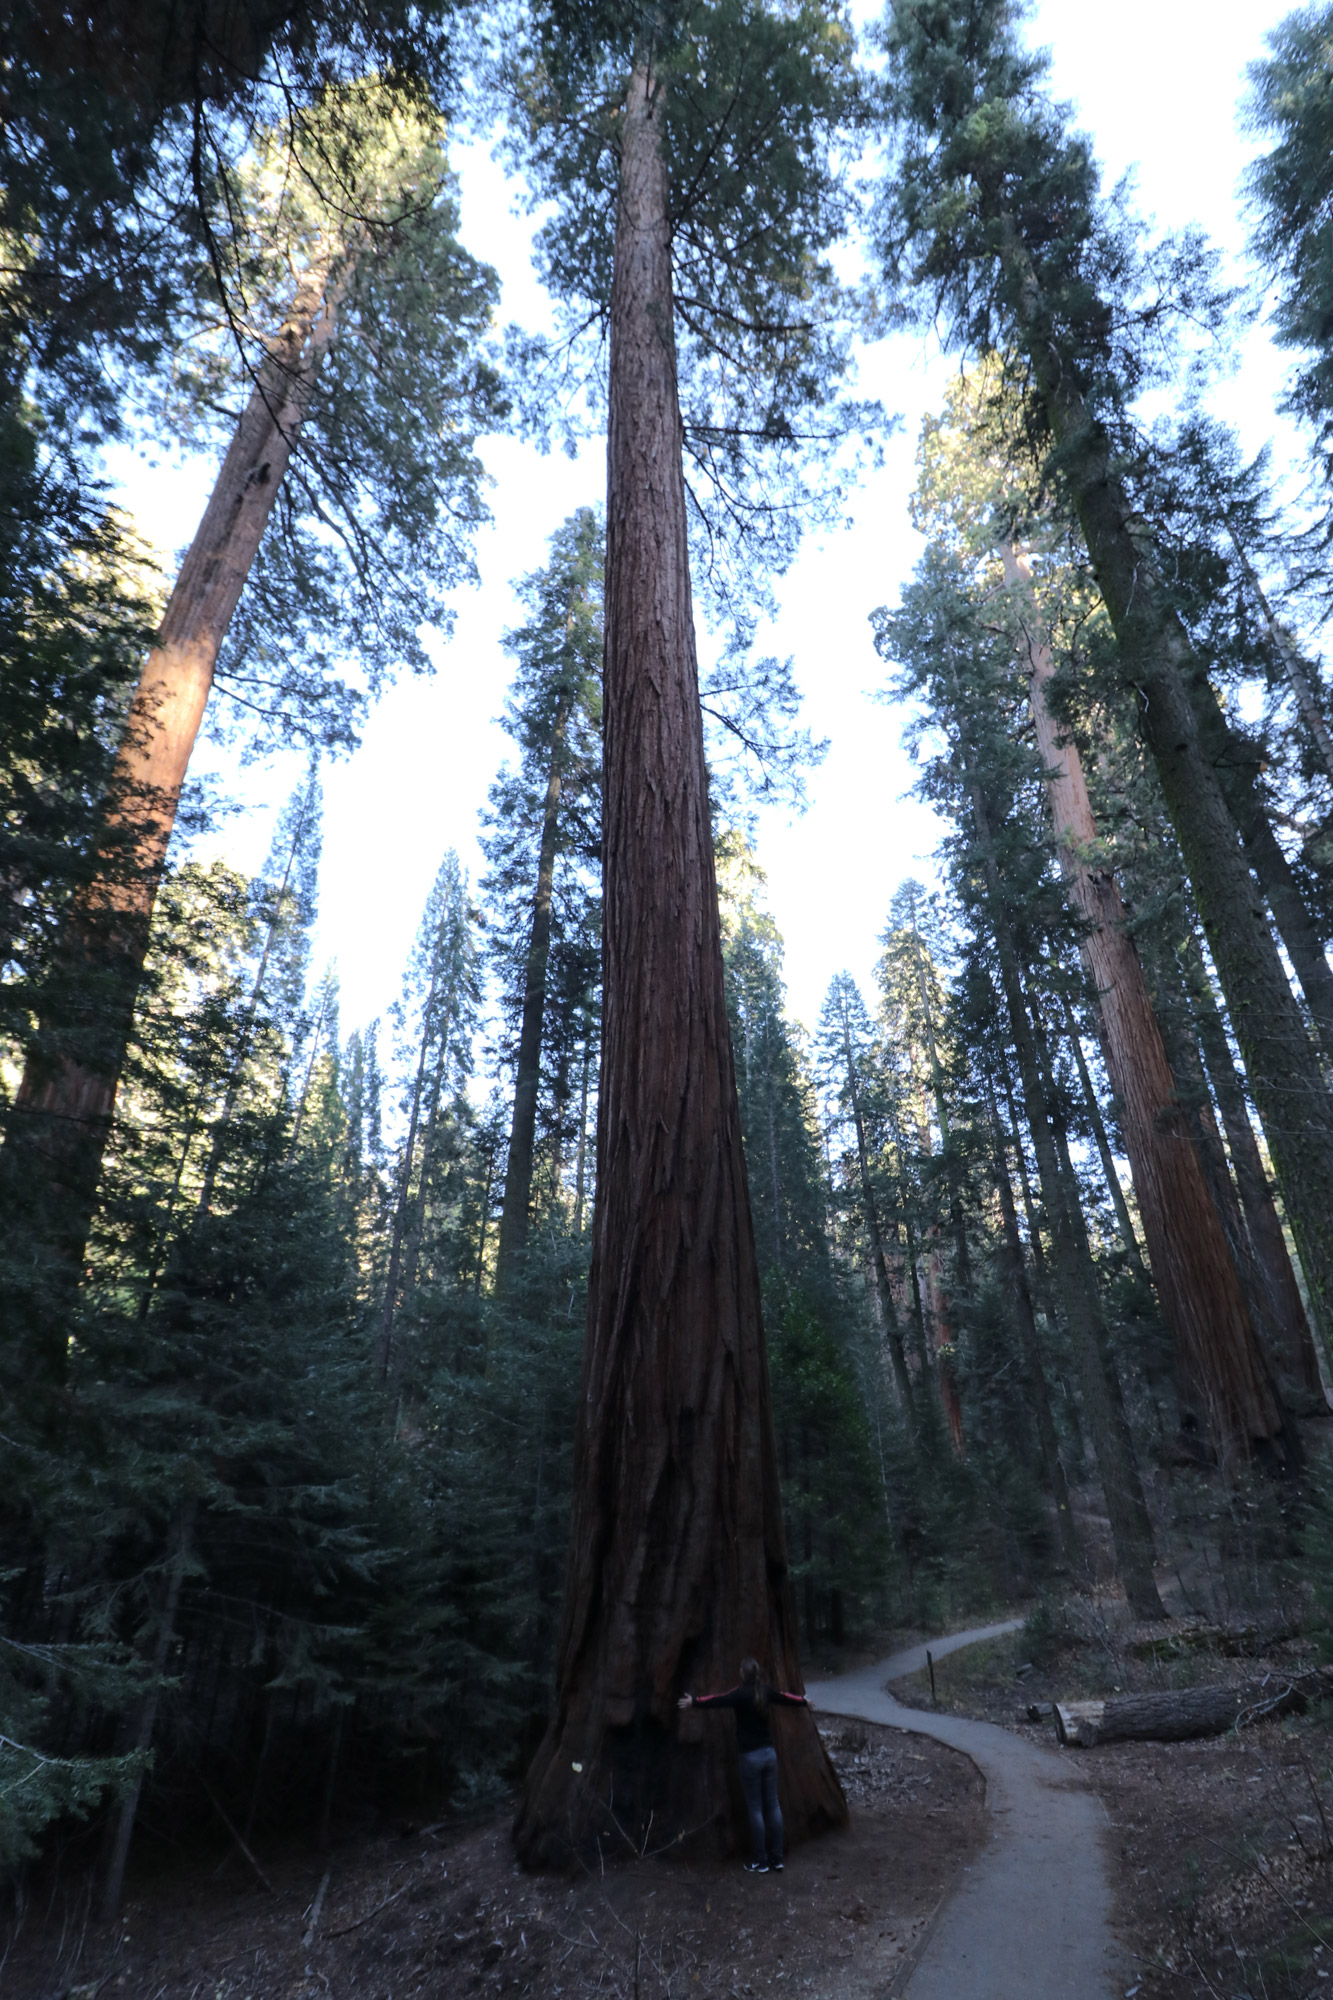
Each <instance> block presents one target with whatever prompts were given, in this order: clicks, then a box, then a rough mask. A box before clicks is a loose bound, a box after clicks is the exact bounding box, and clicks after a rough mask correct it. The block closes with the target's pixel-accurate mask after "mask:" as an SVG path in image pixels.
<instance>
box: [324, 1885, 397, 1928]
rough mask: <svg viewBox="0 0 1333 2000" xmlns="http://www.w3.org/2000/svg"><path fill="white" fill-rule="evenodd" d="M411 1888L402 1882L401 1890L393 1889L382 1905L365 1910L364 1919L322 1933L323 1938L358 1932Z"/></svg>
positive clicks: (359, 1918) (360, 1918) (377, 1904)
mask: <svg viewBox="0 0 1333 2000" xmlns="http://www.w3.org/2000/svg"><path fill="white" fill-rule="evenodd" d="M411 1886H412V1884H411V1883H410V1882H404V1884H403V1886H402V1888H401V1889H395V1890H394V1892H393V1894H392V1896H386V1897H385V1898H384V1901H383V1902H382V1903H376V1905H375V1907H374V1909H373V1910H367V1911H366V1914H365V1915H364V1917H358V1918H357V1919H356V1921H355V1923H351V1924H344V1925H343V1926H342V1928H341V1929H340V1930H336V1931H325V1933H324V1935H325V1937H326V1938H340V1937H346V1936H347V1933H348V1932H349V1931H359V1930H360V1928H361V1926H362V1924H368V1923H369V1922H370V1920H371V1918H372V1917H377V1916H378V1915H379V1913H380V1911H381V1910H387V1909H388V1907H389V1905H390V1903H396V1902H397V1901H398V1898H399V1897H400V1896H405V1895H406V1894H407V1892H408V1890H409V1889H410V1888H411Z"/></svg>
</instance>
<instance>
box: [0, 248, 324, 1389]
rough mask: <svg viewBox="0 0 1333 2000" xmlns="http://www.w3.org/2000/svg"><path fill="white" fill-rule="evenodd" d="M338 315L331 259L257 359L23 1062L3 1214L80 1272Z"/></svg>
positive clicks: (2, 1180) (1, 1169) (137, 703)
mask: <svg viewBox="0 0 1333 2000" xmlns="http://www.w3.org/2000/svg"><path fill="white" fill-rule="evenodd" d="M335 322H336V299H335V283H334V282H331V281H330V276H329V265H328V261H327V260H325V261H324V262H322V263H320V264H318V265H316V266H314V267H312V268H311V270H310V271H309V272H307V274H306V276H305V278H304V279H303V280H302V282H301V284H300V285H299V287H298V289H297V293H296V297H295V299H294V301H293V305H292V309H291V312H290V314H289V316H288V318H287V321H286V323H285V325H284V326H283V327H282V329H281V331H280V332H279V333H278V335H277V336H276V337H275V339H274V340H273V342H272V345H271V349H270V352H269V355H268V357H267V358H266V360H265V361H264V363H263V365H262V367H261V369H260V371H259V376H258V380H257V381H256V384H255V387H254V389H253V391H252V393H251V395H250V399H249V402H248V403H247V405H246V408H245V411H244V413H243V415H242V417H241V419H240V422H239V423H238V425H237V427H236V432H235V435H234V436H233V438H232V441H231V444H230V445H229V447H228V449H227V454H226V457H225V458H224V459H223V462H222V469H221V471H220V473H219V475H218V479H217V483H216V485H215V486H214V488H213V492H212V495H211V497H210V499H209V502H208V506H207V507H206V508H205V510H204V516H203V519H202V521H201V522H200V524H199V528H198V530H197V532H196V534H195V537H194V541H193V542H192V543H191V545H190V549H189V552H188V554H187V555H186V557H185V560H184V562H183V563H182V565H181V571H180V575H179V576H178V578H177V579H176V586H175V588H174V590H173V591H172V593H171V597H170V600H169V602H168V604H167V609H166V613H165V615H164V617H163V620H162V626H161V630H160V632H159V634H158V639H157V643H156V645H155V646H154V648H153V650H152V652H151V653H150V654H149V656H148V659H147V660H146V662H145V664H144V668H143V672H142V674H141V675H140V678H139V684H138V687H137V689H136V691H135V695H134V699H133V701H132V703H131V705H130V711H129V716H128V719H127V722H126V726H125V732H124V735H123V737H122V739H121V744H120V748H119V750H118V752H117V755H116V759H115V763H114V765H113V768H112V775H111V780H110V785H109V790H108V801H107V807H106V812H105V815H104V819H103V826H102V832H101V836H100V839H99V846H98V850H97V854H96V856H95V859H94V865H93V872H92V874H91V877H90V879H89V880H88V881H87V882H86V883H85V884H84V885H83V886H82V887H81V888H80V890H79V891H78V894H77V895H76V897H75V898H74V901H73V902H72V904H71V906H70V909H69V911H68V913H67V915H66V917H65V920H64V924H63V927H62V932H61V936H60V940H59V943H58V946H57V975H58V982H59V997H58V999H57V1000H56V1001H54V1002H53V1005H52V1007H51V1010H50V1013H49V1015H48V1017H47V1018H44V1019H43V1021H42V1023H41V1027H40V1030H39V1036H38V1039H37V1042H36V1045H35V1046H34V1048H33V1049H32V1051H31V1052H30V1054H29V1056H28V1058H27V1061H26V1063H25V1066H24V1072H23V1079H22V1082H21V1084H20V1086H19V1091H18V1096H17V1099H16V1102H15V1105H14V1109H13V1113H12V1115H11V1118H10V1125H9V1132H8V1136H7V1138H6V1140H5V1145H4V1149H3V1152H2V1153H0V1214H3V1215H4V1216H5V1217H6V1218H9V1217H13V1216H20V1217H26V1218H29V1219H30V1220H31V1222H33V1223H34V1224H35V1228H36V1231H37V1233H38V1235H39V1238H40V1239H42V1240H44V1241H45V1242H46V1244H47V1245H49V1247H50V1248H51V1249H52V1250H54V1251H55V1252H56V1254H57V1256H59V1257H60V1258H61V1259H62V1260H63V1262H64V1263H65V1264H66V1266H67V1267H68V1269H69V1270H70V1272H71V1273H72V1274H74V1275H76V1274H77V1272H78V1269H79V1266H80V1265H81V1263H82V1259H83V1251H84V1246H85V1244H86V1242H87V1237H88V1230H89V1228H90V1226H91V1222H92V1216H93V1211H94V1205H95V1201H96V1194H97V1183H98V1179H99V1176H100V1173H101V1167H102V1155H103V1153H104V1151H105V1148H106V1142H107V1137H108V1135H109V1132H110V1129H111V1118H112V1112H113V1109H114V1105H115V1097H116V1089H117V1085H118V1083H119V1080H120V1074H121V1070H122V1068H123V1067H124V1062H125V1053H126V1049H127V1047H128V1045H129V1039H130V1034H131V1030H132V1026H133V1019H134V1007H135V1001H136V999H137V996H138V991H139V985H140V982H141V980H142V977H143V965H144V957H145V954H146V951H147V948H148V934H149V924H150V920H151V917H152V911H153V902H154V898H155V896H156V894H157V887H158V883H159V881H160V880H161V875H162V868H163V864H164V862H165V860H166V854H167V848H168V845H169V843H170V840H171V835H172V830H173V828H174V826H175V821H176V812H177V808H178V806H179V803H180V796H181V789H182V787H183V785H184V782H185V774H186V770H187V768H188V765H189V761H190V755H191V752H192V751H193V749H194V744H195V739H196V737H197V736H198V733H199V727H200V724H201V722H202V720H203V715H204V708H205V705H206V704H207V701H208V696H209V692H210V690H211V688H212V685H213V672H214V668H215V667H216V665H217V659H218V654H219V652H220V650H221V647H222V642H223V640H224V638H225V637H226V633H227V628H228V626H229V625H230V623H231V619H232V615H233V613H234V612H235V609H236V606H237V603H238V601H239V599H240V595H241V592H242V590H243V588H244V586H245V581H246V578H247V576H248V575H249V573H250V568H251V565H252V563H253V562H254V559H255V556H256V554H257V552H258V549H259V544H260V541H261V539H262V537H263V533H264V529H265V527H266V526H267V524H268V519H269V516H270V514H271V513H272V511H273V505H274V502H275V500H276V498H277V494H278V489H279V487H280V486H281V484H282V480H283V476H284V474H285V473H286V470H287V464H288V460H289V458H290V456H291V452H292V447H293V444H294V443H295V440H296V437H297V434H298V432H299V431H300V428H301V425H302V422H303V420H304V417H305V412H306V409H307V407H308V404H309V398H310V392H311V388H312V386H313V383H314V378H315V374H316V371H317V368H318V365H319V362H320V359H321V357H322V355H323V353H324V352H325V350H326V348H327V347H328V345H329V342H330V341H331V339H332V337H333V332H334V327H335ZM10 1226H11V1227H12V1226H13V1224H12V1223H11V1225H10ZM33 1331H34V1332H38V1331H39V1329H37V1328H34V1329H33ZM56 1332H58V1338H48V1341H47V1355H46V1360H47V1364H48V1366H49V1367H50V1368H51V1369H52V1370H53V1371H54V1372H56V1373H59V1372H60V1370H61V1368H62V1366H63V1352H64V1334H65V1329H64V1327H63V1326H60V1327H59V1328H58V1329H57V1330H56Z"/></svg>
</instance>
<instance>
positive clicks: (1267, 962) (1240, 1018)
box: [1006, 237, 1333, 1303]
mask: <svg viewBox="0 0 1333 2000" xmlns="http://www.w3.org/2000/svg"><path fill="white" fill-rule="evenodd" d="M1006 261H1007V263H1008V267H1009V275H1010V277H1011V280H1012V281H1013V283H1014V286H1015V290H1016V291H1017V292H1018V294H1019V314H1020V320H1021V323H1022V326H1023V332H1024V335H1025V339H1026V342H1027V344H1028V350H1029V356H1030V359H1031V362H1032V367H1033V371H1034V374H1035V377H1036V380H1037V384H1038V388H1039V391H1040V394H1041V397H1042V401H1043V403H1044V405H1045V409H1046V414H1047V417H1048V420H1049V422H1050V426H1051V432H1052V435H1053V437H1054V439H1055V442H1056V445H1057V447H1058V448H1059V450H1060V453H1061V456H1062V460H1063V464H1064V469H1065V477H1066V478H1067V479H1068V482H1069V486H1070V492H1071V497H1072V499H1073V502H1074V507H1075V511H1076V513H1077V515H1078V519H1079V523H1080V526H1081V527H1082V530H1083V535H1084V538H1085V540H1086V542H1087V545H1088V552H1089V554H1090V556H1091V558H1092V565H1093V569H1094V571H1095V573H1096V577H1097V583H1098V587H1099V588H1100V590H1101V593H1102V596H1103V598H1104V599H1105V602H1106V607H1107V610H1108V612H1109V614H1110V618H1111V623H1112V625H1113V627H1114V629H1115V634H1116V639H1117V642H1118V645H1119V649H1120V657H1121V672H1122V675H1123V677H1124V680H1125V683H1126V685H1127V686H1128V687H1129V688H1130V689H1131V690H1132V691H1133V692H1134V694H1135V698H1136V701H1137V704H1138V711H1139V730H1140V734H1141V735H1142V738H1143V741H1144V744H1145V747H1146V748H1147V750H1148V753H1149V755H1150V756H1151V757H1152V760H1153V763H1154V766H1155V768H1156V771H1157V776H1158V781H1159V783H1160V784H1161V788H1162V795H1163V797H1164V799H1165V801H1166V808H1167V811H1168V813H1169V814H1170V817H1171V822H1172V825H1173V826H1174V828H1175V832H1176V838H1177V840H1178V841H1179V842H1180V848H1181V853H1182V855H1183V856H1184V860H1185V866H1186V868H1187V869H1188V871H1189V877H1190V881H1191V884H1192V885H1193V889H1194V895H1195V900H1196V902H1197V904H1198V907H1199V913H1200V915H1201V917H1202V919H1203V924H1204V929H1205V931H1206V932H1207V935H1208V942H1209V945H1210V947H1211V949H1212V953H1213V959H1214V962H1215V964H1216V966H1217V969H1218V975H1219V977H1220V979H1221V981H1222V988H1223V991H1224V993H1225V994H1226V1000H1227V1009H1228V1012H1229V1013H1230V1016H1231V1023H1232V1027H1233V1028H1234V1029H1235V1033H1236V1039H1237V1041H1238V1042H1239V1043H1240V1047H1241V1053H1242V1055H1243V1056H1244V1058H1245V1068H1246V1072H1247V1074H1248V1075H1249V1077H1250V1080H1251V1084H1252V1086H1253V1090H1254V1096H1255V1101H1256V1103H1257V1104H1258V1106H1259V1113H1260V1116H1261V1117H1262V1119H1263V1124H1264V1131H1265V1132H1266V1134H1267V1136H1268V1143H1269V1147H1270V1149H1271V1152H1272V1155H1273V1161H1274V1165H1275V1166H1276V1168H1277V1173H1278V1180H1279V1183H1280V1185H1281V1188H1282V1192H1283V1198H1284V1200H1285V1202H1286V1206H1287V1213H1288V1216H1289V1217H1290V1220H1291V1225H1292V1229H1293V1231H1294V1233H1295V1236H1296V1244H1297V1248H1298V1250H1299V1252H1300V1256H1301V1261H1302V1263H1303V1264H1304V1266H1305V1272H1306V1277H1307V1279H1308V1281H1309V1285H1310V1290H1311V1292H1312V1293H1313V1294H1314V1296H1315V1299H1316V1302H1317V1303H1319V1302H1323V1301H1333V1103H1330V1099H1329V1093H1328V1089H1327V1086H1326V1085H1325V1082H1324V1077H1323V1073H1322V1070H1321V1068H1320V1063H1319V1058H1318V1055H1317V1053H1316V1050H1315V1048H1314V1046H1313V1045H1312V1043H1311V1040H1310V1036H1309V1034H1308V1032H1307V1030H1306V1026H1305V1022H1304V1020H1303V1019H1302V1017H1301V1011H1300V1008H1299V1007H1298V1005H1297V1003H1296V997H1295V995H1294V994H1293V992H1292V990H1291V987H1290V985H1289V984H1288V981H1287V976H1286V973H1285V971H1284V970H1283V967H1282V961H1281V959H1280V958H1279V956H1278V951H1277V947H1276V945H1275V943H1274V941H1273V935H1272V932H1271V931H1270V930H1269V927H1268V919H1267V915H1266V913H1265V911H1264V908H1263V904H1262V901H1261V899H1260V897H1259V895H1258V893H1257V891H1256V888H1255V884H1254V882H1253V880H1252V878H1251V875H1250V870H1249V866H1248V865H1247V861H1246V855H1245V853H1244V852H1242V849H1241V845H1240V841H1239V840H1238V838H1237V822H1236V820H1235V819H1233V816H1232V802H1233V797H1234V795H1235V787H1231V788H1230V789H1229V790H1228V791H1226V792H1224V783H1225V782H1226V771H1225V767H1226V765H1227V762H1228V758H1229V745H1228V740H1227V739H1229V732H1228V731H1227V729H1226V725H1225V722H1224V720H1223V718H1222V716H1221V711H1220V710H1219V709H1218V707H1217V701H1216V697H1215V696H1214V695H1213V692H1212V689H1211V688H1210V687H1209V686H1208V683H1207V676H1206V674H1205V672H1204V669H1203V663H1202V661H1201V660H1200V659H1199V658H1198V656H1197V654H1196V653H1195V650H1194V647H1193V644H1192V642H1191V640H1190V637H1189V634H1188V633H1187V631H1186V630H1185V627H1184V626H1183V624H1182V623H1181V621H1180V618H1179V616H1178V615H1177V613H1176V612H1175V610H1174V608H1173V607H1172V606H1171V604H1170V602H1169V599H1168V597H1167V595H1166V592H1165V588H1164V586H1163V584H1162V581H1161V578H1160V576H1159V575H1158V573H1157V568H1156V564H1155V562H1154V560H1153V556H1152V551H1151V548H1150V546H1149V545H1147V543H1146V542H1145V538H1144V536H1143V533H1142V528H1141V523H1139V521H1138V519H1137V517H1136V516H1135V515H1134V513H1133V510H1132V508H1131V506H1130V502H1129V498H1128V496H1127V494H1126V493H1125V492H1124V490H1123V488H1122V487H1121V485H1120V482H1119V480H1118V478H1117V477H1116V475H1115V473H1114V471H1113V469H1112V466H1111V455H1110V441H1109V439H1108V437H1107V435H1106V433H1105V430H1104V428H1103V427H1102V426H1101V424H1100V423H1099V422H1098V421H1097V420H1096V419H1095V418H1094V417H1092V416H1091V415H1090V413H1089V411H1088V409H1087V407H1086V405H1085V403H1084V401H1083V398H1082V396H1081V395H1080V393H1079V391H1078V388H1077V386H1076V383H1075V381H1074V378H1073V376H1072V373H1071V372H1070V371H1069V370H1068V369H1066V368H1065V367H1064V366H1063V365H1062V361H1061V357H1060V355H1059V353H1058V352H1057V350H1056V348H1055V347H1054V346H1053V345H1052V342H1051V340H1050V329H1049V325H1048V323H1047V318H1046V311H1045V302H1044V300H1043V298H1042V295H1041V290H1040V286H1039V284H1038V282H1037V280H1036V276H1035V273H1034V272H1033V270H1032V266H1031V264H1030V262H1029V261H1028V259H1027V256H1026V253H1025V252H1023V251H1022V250H1021V249H1020V248H1019V247H1018V246H1017V241H1016V238H1013V237H1011V239H1010V250H1009V254H1008V257H1007V260H1006ZM1259 819H1260V820H1261V821H1263V826H1264V827H1267V822H1266V820H1264V817H1263V814H1262V813H1260V814H1259ZM1240 831H1241V832H1242V833H1243V834H1244V833H1245V831H1246V829H1245V827H1244V826H1242V827H1241V828H1240ZM1262 831H1263V828H1255V829H1252V832H1253V834H1254V839H1252V838H1251V837H1250V835H1247V836H1246V840H1247V847H1248V848H1250V849H1251V850H1252V851H1253V849H1254V845H1255V840H1258V841H1259V844H1260V845H1262V839H1261V835H1262ZM1267 831H1268V833H1269V835H1270V836H1271V831H1272V830H1271V828H1267ZM1272 845H1273V846H1274V847H1276V845H1277V843H1276V842H1275V841H1274V842H1272ZM1279 854H1280V850H1279ZM1283 859H1285V858H1284V857H1283ZM1265 889H1266V892H1267V884H1265ZM1321 958H1322V954H1321ZM1322 963H1323V970H1324V972H1325V973H1327V971H1328V967H1327V961H1326V960H1325V961H1322Z"/></svg>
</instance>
